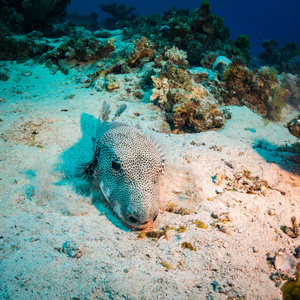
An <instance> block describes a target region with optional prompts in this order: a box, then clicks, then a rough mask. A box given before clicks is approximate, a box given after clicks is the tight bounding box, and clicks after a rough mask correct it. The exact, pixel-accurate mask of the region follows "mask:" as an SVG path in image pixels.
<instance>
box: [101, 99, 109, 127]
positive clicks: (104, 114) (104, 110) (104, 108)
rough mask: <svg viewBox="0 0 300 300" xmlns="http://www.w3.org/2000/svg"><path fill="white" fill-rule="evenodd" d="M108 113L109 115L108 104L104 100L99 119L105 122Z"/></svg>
mask: <svg viewBox="0 0 300 300" xmlns="http://www.w3.org/2000/svg"><path fill="white" fill-rule="evenodd" d="M109 115H110V105H109V104H108V103H107V102H106V101H104V102H103V104H102V108H101V111H100V117H99V119H100V120H101V121H103V122H107V120H108V118H109Z"/></svg>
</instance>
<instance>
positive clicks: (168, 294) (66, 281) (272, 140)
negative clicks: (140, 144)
mask: <svg viewBox="0 0 300 300" xmlns="http://www.w3.org/2000/svg"><path fill="white" fill-rule="evenodd" d="M1 69H2V72H6V73H7V74H8V75H9V76H10V78H9V80H8V81H5V82H3V81H1V82H0V91H1V95H0V98H1V103H0V112H1V116H0V117H1V122H0V126H1V132H0V133H1V139H0V143H1V144H0V151H1V157H0V167H1V174H0V179H1V180H0V185H1V186H0V188H1V190H0V193H1V198H0V207H1V208H0V209H1V210H0V211H1V213H0V215H1V220H0V298H1V299H229V298H230V297H232V298H231V299H237V298H240V297H243V299H281V297H282V296H281V291H280V288H279V287H276V285H275V282H274V281H272V280H271V279H270V275H271V274H272V272H274V267H273V266H272V265H271V264H270V263H268V261H267V257H268V255H269V256H271V257H272V256H274V255H275V254H276V253H277V252H278V251H279V250H280V249H285V251H286V252H290V253H292V252H293V251H294V249H295V248H296V247H297V246H298V245H299V238H298V239H292V238H290V237H288V236H287V235H286V234H285V233H284V232H283V231H282V230H281V226H291V217H292V216H295V217H296V218H297V220H298V221H299V220H300V213H299V206H300V169H299V165H297V164H296V163H295V162H293V161H294V160H293V154H291V153H287V152H279V151H276V149H277V147H278V146H284V145H292V144H294V143H296V142H297V139H296V138H295V137H293V136H292V135H290V134H289V133H288V130H287V129H286V128H285V127H284V126H283V122H284V120H283V121H282V122H281V123H277V124H275V123H272V122H271V123H269V124H267V125H266V123H264V122H263V119H262V118H261V117H260V116H258V115H256V114H255V113H253V112H251V111H250V110H249V109H247V108H246V107H230V111H231V114H232V118H231V119H230V120H229V121H227V123H226V125H225V127H224V128H223V129H221V130H218V131H209V132H203V133H198V134H183V135H173V134H164V133H155V132H154V131H160V128H161V127H162V126H163V125H162V124H164V121H163V116H162V113H161V112H160V111H159V109H158V108H157V107H155V106H153V104H152V103H149V102H147V101H136V100H133V99H131V97H130V96H129V97H127V98H126V95H125V94H124V95H123V94H122V92H121V91H124V90H125V88H124V87H125V84H130V80H128V78H129V79H130V78H131V77H130V76H134V75H124V76H127V77H128V78H127V80H126V83H125V81H124V82H123V83H122V84H123V86H121V88H120V90H116V91H114V92H111V93H108V92H101V93H99V92H96V91H94V90H93V89H92V88H80V86H79V84H78V83H76V80H75V79H74V73H72V72H70V74H69V75H63V74H61V73H60V72H59V71H58V72H57V73H56V74H52V73H51V71H50V70H49V69H48V68H46V67H44V66H40V65H35V64H33V63H26V64H16V63H11V62H6V63H4V62H2V63H1ZM28 72H30V73H28ZM120 76H121V75H120ZM132 78H133V77H132ZM132 80H134V78H133V79H132ZM128 82H129V83H128ZM103 100H107V101H108V102H110V103H111V105H112V111H114V109H115V108H116V105H119V104H120V103H121V102H125V103H127V105H128V110H127V111H126V112H125V113H124V115H122V117H121V119H120V121H123V122H126V123H131V124H133V125H138V126H139V127H140V128H141V130H142V131H143V132H145V134H147V133H149V132H154V133H153V134H154V135H155V136H156V137H157V139H159V140H160V141H161V142H162V144H163V145H164V147H165V148H166V149H167V152H168V154H169V155H168V156H169V157H168V162H169V166H168V170H167V171H166V173H165V175H164V178H163V180H162V184H161V185H162V191H161V200H162V206H166V205H167V203H169V204H171V205H172V204H173V205H176V206H175V207H177V208H181V207H182V208H185V209H190V210H191V211H192V213H191V214H188V215H181V214H175V213H170V212H166V211H164V210H162V212H161V214H160V217H159V224H158V228H157V229H159V228H162V227H163V226H166V225H169V226H170V227H171V228H180V226H183V227H181V228H185V229H186V231H185V232H178V230H174V229H170V230H168V231H167V233H166V236H162V237H161V238H160V239H159V240H157V241H155V240H152V239H151V238H147V237H146V238H143V239H141V238H138V232H135V231H131V230H129V229H128V228H126V227H125V226H124V225H123V224H122V223H121V222H120V220H119V219H118V218H117V217H116V215H115V214H114V213H113V212H112V211H111V209H110V208H109V207H108V206H107V205H106V204H105V202H104V201H103V199H102V198H101V195H100V193H99V192H98V191H97V190H95V189H92V188H90V186H89V184H88V183H86V182H85V181H83V180H79V179H75V178H74V177H73V176H72V172H73V169H74V166H76V164H77V163H78V162H80V161H86V160H87V159H89V158H90V157H91V155H92V142H91V137H92V136H93V134H94V127H95V122H96V118H97V117H98V111H99V108H100V106H101V103H102V101H103ZM135 112H139V113H140V115H139V116H137V115H138V114H134V113H135ZM291 118H292V115H288V116H287V119H291ZM153 130H154V131H153ZM33 131H35V132H36V133H37V134H36V135H35V141H34V146H30V139H31V136H32V135H31V133H32V132H33ZM259 141H261V142H259ZM257 145H259V147H256V146H257ZM250 172H251V173H250ZM239 174H240V175H239ZM241 174H248V175H249V174H251V175H249V176H248V181H250V182H248V183H247V184H250V185H251V184H263V183H264V185H265V186H266V188H265V189H264V190H263V191H258V192H257V193H245V192H243V190H239V189H238V188H235V189H232V188H229V187H230V184H231V182H234V181H238V179H239V176H241ZM196 220H200V221H202V222H204V224H205V225H206V226H207V228H198V227H197V226H196V225H197V224H195V223H194V222H195V221H196ZM222 220H223V222H222ZM179 231H180V230H179ZM182 231H184V230H182ZM184 242H187V243H191V244H192V246H193V247H194V248H195V250H191V249H184V248H182V243H184ZM268 253H269V254H268Z"/></svg>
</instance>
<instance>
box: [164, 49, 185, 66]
mask: <svg viewBox="0 0 300 300" xmlns="http://www.w3.org/2000/svg"><path fill="white" fill-rule="evenodd" d="M165 58H166V59H167V60H170V61H172V62H173V63H174V64H176V65H183V66H187V65H188V61H187V60H186V59H187V54H186V52H185V51H183V50H179V49H178V48H177V47H175V46H173V47H172V48H171V49H168V50H167V51H166V52H165Z"/></svg>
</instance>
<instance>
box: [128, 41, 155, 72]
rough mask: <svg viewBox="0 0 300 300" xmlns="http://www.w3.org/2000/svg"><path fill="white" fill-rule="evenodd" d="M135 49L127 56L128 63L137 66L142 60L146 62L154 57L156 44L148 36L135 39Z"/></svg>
mask: <svg viewBox="0 0 300 300" xmlns="http://www.w3.org/2000/svg"><path fill="white" fill-rule="evenodd" d="M133 43H134V46H135V47H134V51H132V52H130V53H129V54H128V57H127V63H128V65H129V66H130V67H136V66H137V65H138V64H139V63H141V61H142V60H144V63H145V62H148V61H151V60H153V59H154V44H153V43H152V42H151V41H150V40H148V39H147V38H146V37H144V36H142V37H141V38H140V39H137V40H134V41H133Z"/></svg>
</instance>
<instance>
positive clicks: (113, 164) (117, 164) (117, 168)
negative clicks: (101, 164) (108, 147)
mask: <svg viewBox="0 0 300 300" xmlns="http://www.w3.org/2000/svg"><path fill="white" fill-rule="evenodd" d="M111 167H112V168H113V169H114V170H115V171H117V172H119V171H120V170H121V163H120V162H119V161H118V160H112V162H111Z"/></svg>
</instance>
